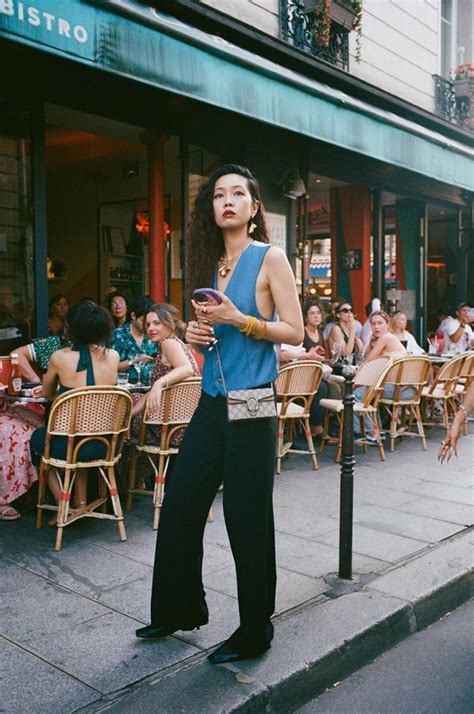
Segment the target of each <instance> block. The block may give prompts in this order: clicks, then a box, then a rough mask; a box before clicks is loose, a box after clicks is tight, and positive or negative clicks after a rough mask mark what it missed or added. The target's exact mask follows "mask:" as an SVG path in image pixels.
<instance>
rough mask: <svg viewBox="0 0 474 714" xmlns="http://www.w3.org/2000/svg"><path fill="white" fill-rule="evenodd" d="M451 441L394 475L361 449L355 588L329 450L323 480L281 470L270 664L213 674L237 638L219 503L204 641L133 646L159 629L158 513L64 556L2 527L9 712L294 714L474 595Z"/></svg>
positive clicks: (137, 512)
mask: <svg viewBox="0 0 474 714" xmlns="http://www.w3.org/2000/svg"><path fill="white" fill-rule="evenodd" d="M471 431H472V424H471ZM441 435H442V431H441V430H440V429H436V430H431V431H430V433H429V441H428V451H427V452H423V451H422V449H421V444H420V443H419V442H418V440H415V439H413V440H408V439H406V440H405V441H404V442H402V443H399V444H397V448H396V451H395V452H394V453H388V452H387V461H386V462H385V463H383V462H381V461H380V460H379V457H378V451H377V449H376V448H371V449H369V453H368V454H364V453H363V452H362V451H361V450H360V449H357V463H356V467H355V502H354V557H353V570H354V578H353V580H352V581H341V580H339V579H338V577H337V569H338V519H339V485H340V480H339V475H340V467H339V466H338V465H337V464H335V463H334V461H333V459H334V450H333V449H332V448H327V449H326V450H325V452H324V454H323V455H322V456H321V457H320V458H319V462H320V469H319V471H312V470H311V468H310V461H309V459H308V458H306V457H303V456H296V455H292V456H290V457H289V458H287V459H286V460H285V461H284V462H283V470H282V473H281V475H280V476H277V477H276V478H275V517H276V529H277V561H278V592H277V611H276V615H275V619H274V622H275V639H274V642H273V647H272V648H271V649H270V650H269V651H268V653H266V654H265V655H264V656H263V657H261V658H259V659H253V660H245V661H242V662H238V663H235V664H234V665H228V666H215V665H211V664H210V663H209V662H207V660H206V654H207V653H208V652H209V650H210V649H211V648H213V647H215V646H216V645H217V644H219V643H220V642H222V641H223V640H225V639H226V638H227V637H228V636H229V635H230V634H231V633H232V632H233V630H234V629H235V628H236V627H237V625H238V610H237V599H236V583H235V575H234V568H233V561H232V556H231V553H230V549H229V544H228V540H227V536H226V532H225V526H224V520H223V514H222V492H219V493H218V495H217V497H216V501H215V504H214V518H215V519H214V522H213V523H209V524H208V525H207V527H206V533H205V562H204V582H205V587H206V591H207V597H208V603H209V610H210V622H209V625H207V626H206V627H204V628H201V630H199V631H195V632H178V633H177V634H176V635H174V636H172V637H167V638H165V639H163V640H158V641H148V642H146V641H145V642H144V641H140V640H138V639H136V638H135V636H134V632H135V629H136V628H137V627H139V626H141V625H142V624H147V623H148V621H149V615H148V613H149V600H150V588H151V575H152V563H153V556H154V546H155V538H156V536H155V532H154V531H153V530H152V528H151V522H152V507H151V501H150V499H149V498H146V497H141V498H139V499H137V500H136V502H135V505H134V508H133V510H132V511H131V512H130V513H128V514H126V529H127V536H128V540H127V541H126V542H125V543H122V542H121V541H120V540H119V537H118V532H117V528H116V526H115V524H113V523H110V522H100V521H95V520H89V519H87V520H86V519H84V520H82V521H81V522H78V523H77V524H75V525H73V526H71V527H69V528H68V529H67V530H66V533H65V536H64V545H63V549H62V551H60V552H59V553H56V552H55V551H54V532H53V530H52V529H51V528H49V527H44V528H43V529H42V530H37V529H36V527H35V514H34V512H30V513H27V514H26V515H25V516H23V517H22V518H21V519H20V520H19V521H15V522H13V523H5V522H1V523H0V527H1V540H0V569H1V581H0V593H1V600H2V609H3V612H2V619H1V638H0V647H1V653H0V657H1V659H2V670H3V677H4V679H3V685H2V703H1V705H0V711H1V712H7V713H8V714H10V713H13V712H15V713H16V712H18V713H21V714H23V713H24V712H25V711H29V710H34V711H37V712H39V713H40V714H42V713H43V712H48V714H54V712H76V711H78V710H83V711H85V712H101V711H106V710H107V711H111V712H136V711H140V712H142V713H143V714H145V713H146V712H164V713H166V714H168V712H192V713H193V714H200V713H201V712H202V713H203V714H204V713H207V712H211V711H212V712H218V713H221V712H231V711H237V710H239V711H246V712H247V711H248V712H250V711H256V712H262V711H283V710H285V711H286V712H288V711H293V710H294V709H296V708H297V706H299V705H301V704H302V703H304V702H305V701H306V700H308V699H309V698H311V697H312V696H314V695H315V694H316V693H318V692H320V691H322V690H323V689H324V688H326V687H327V686H330V685H331V684H333V683H334V682H335V681H337V680H338V679H340V678H342V677H343V676H345V675H346V674H348V673H349V672H350V671H353V670H354V669H357V668H358V667H360V666H361V665H362V664H363V663H364V662H366V661H368V660H369V659H372V658H374V657H376V656H377V655H378V654H379V653H381V652H383V651H384V650H386V649H388V648H389V647H391V646H392V645H393V644H395V643H396V642H398V641H399V640H401V639H403V638H404V637H406V636H407V635H409V634H410V633H411V632H413V631H415V630H418V629H421V628H423V627H425V626H426V625H428V624H429V623H431V622H433V621H434V620H435V619H437V618H438V617H439V616H441V615H442V614H444V613H445V612H447V611H448V610H450V609H452V608H454V607H456V606H457V605H458V604H460V603H461V602H463V601H464V600H466V599H467V598H468V597H470V596H472V594H473V593H474V591H473V586H472V572H473V569H472V560H473V555H472V554H473V548H472V545H473V543H474V533H473V530H472V523H473V518H472V515H473V508H472V506H473V496H474V490H473V463H474V458H473V457H474V436H473V435H472V434H471V435H469V436H467V437H463V438H462V439H461V441H460V456H459V459H453V460H452V461H451V462H450V463H449V464H444V465H440V464H438V462H437V458H436V455H437V446H438V443H439V440H440V438H441ZM249 497H250V498H251V494H249ZM470 526H471V527H470Z"/></svg>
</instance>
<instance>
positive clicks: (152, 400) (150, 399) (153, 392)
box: [147, 382, 161, 412]
mask: <svg viewBox="0 0 474 714" xmlns="http://www.w3.org/2000/svg"><path fill="white" fill-rule="evenodd" d="M160 402H161V384H160V383H159V382H155V384H154V385H153V387H152V388H151V389H150V391H149V392H148V395H147V407H148V411H149V412H150V411H151V412H157V411H158V409H159V407H160Z"/></svg>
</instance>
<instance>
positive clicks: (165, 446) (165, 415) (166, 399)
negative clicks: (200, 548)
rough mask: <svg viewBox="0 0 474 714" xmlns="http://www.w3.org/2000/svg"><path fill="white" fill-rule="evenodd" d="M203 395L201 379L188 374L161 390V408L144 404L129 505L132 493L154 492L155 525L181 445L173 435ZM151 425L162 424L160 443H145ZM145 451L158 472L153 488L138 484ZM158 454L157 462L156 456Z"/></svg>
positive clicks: (155, 527)
mask: <svg viewBox="0 0 474 714" xmlns="http://www.w3.org/2000/svg"><path fill="white" fill-rule="evenodd" d="M200 396H201V380H200V378H199V377H189V378H188V379H183V380H182V381H181V382H177V383H176V384H172V385H170V386H169V387H165V388H164V389H163V390H162V392H161V401H160V405H159V407H158V409H157V410H156V411H155V412H151V411H150V410H149V409H148V407H147V406H145V412H144V414H143V419H142V423H141V426H140V432H139V435H138V443H137V444H136V447H135V452H134V454H133V459H132V464H131V468H130V475H129V479H128V496H127V508H128V509H130V508H131V507H132V502H133V494H140V495H142V494H149V495H153V508H154V511H153V528H154V529H155V530H156V529H157V528H158V523H159V520H160V509H161V504H162V502H163V496H164V486H165V482H166V473H167V471H168V465H169V460H170V456H171V455H173V454H177V453H178V451H179V446H178V445H176V446H174V445H173V443H172V442H173V437H174V436H175V435H176V433H177V432H179V431H180V430H181V429H184V428H185V427H186V426H187V425H188V424H189V422H190V421H191V417H192V416H193V414H194V412H195V411H196V407H197V405H198V402H199V399H200ZM149 427H160V428H161V436H160V444H159V445H153V444H147V443H146V435H147V430H148V428H149ZM141 454H143V455H145V456H146V457H147V458H148V460H149V462H150V464H151V466H152V468H153V472H154V474H155V485H154V490H153V491H146V490H145V491H144V490H143V489H137V488H136V469H137V459H138V458H139V456H140V455H141ZM157 458H158V466H157V464H156V460H157ZM209 520H212V511H210V512H209Z"/></svg>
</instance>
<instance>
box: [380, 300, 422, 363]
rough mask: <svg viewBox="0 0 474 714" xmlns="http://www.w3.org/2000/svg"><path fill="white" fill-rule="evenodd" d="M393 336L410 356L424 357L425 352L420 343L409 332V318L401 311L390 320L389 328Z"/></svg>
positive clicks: (395, 313)
mask: <svg viewBox="0 0 474 714" xmlns="http://www.w3.org/2000/svg"><path fill="white" fill-rule="evenodd" d="M388 329H389V330H390V332H391V333H392V335H395V337H397V338H398V339H399V340H400V342H401V343H402V345H403V346H404V348H405V349H406V351H407V352H408V354H409V355H423V354H425V353H424V351H423V350H422V349H421V347H420V345H419V344H418V342H417V341H416V340H415V338H414V337H413V335H412V334H411V333H410V332H408V330H407V316H406V315H405V313H404V312H401V310H397V311H396V312H394V313H393V315H392V316H391V318H390V324H389V328H388Z"/></svg>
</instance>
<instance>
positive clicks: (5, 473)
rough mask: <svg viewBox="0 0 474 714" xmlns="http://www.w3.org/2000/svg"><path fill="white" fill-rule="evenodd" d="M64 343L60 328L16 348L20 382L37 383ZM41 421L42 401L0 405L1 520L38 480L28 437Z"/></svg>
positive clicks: (16, 514) (9, 515) (15, 514)
mask: <svg viewBox="0 0 474 714" xmlns="http://www.w3.org/2000/svg"><path fill="white" fill-rule="evenodd" d="M74 307H75V306H73V307H72V308H71V311H73V310H74ZM66 344H67V341H66V337H65V333H64V332H62V333H60V334H58V335H51V336H50V337H45V338H41V339H35V340H33V342H32V343H30V344H28V345H23V346H22V347H18V348H17V349H15V350H14V352H15V353H16V354H18V363H19V365H20V371H21V376H22V379H23V382H31V383H40V380H41V375H42V374H43V372H46V370H47V368H48V362H49V360H50V358H51V355H52V354H53V353H54V352H56V351H57V350H60V349H62V348H63V347H64V346H65V345H66ZM0 402H1V400H0ZM43 423H44V407H43V406H42V405H37V404H20V403H16V404H15V403H14V404H7V402H5V403H3V404H1V406H0V464H1V467H0V520H5V521H6V520H8V521H12V520H16V519H17V518H20V513H19V512H18V511H17V510H16V508H14V506H13V505H12V504H13V503H14V502H15V501H16V500H17V499H18V498H19V497H20V496H22V495H23V494H24V493H26V491H28V489H29V488H30V487H31V486H32V485H33V484H34V483H35V481H37V480H38V474H37V471H36V468H35V466H34V465H33V463H32V461H31V454H30V439H31V435H32V434H33V432H34V430H35V429H37V428H38V427H40V426H41V425H42V424H43Z"/></svg>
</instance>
